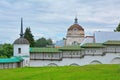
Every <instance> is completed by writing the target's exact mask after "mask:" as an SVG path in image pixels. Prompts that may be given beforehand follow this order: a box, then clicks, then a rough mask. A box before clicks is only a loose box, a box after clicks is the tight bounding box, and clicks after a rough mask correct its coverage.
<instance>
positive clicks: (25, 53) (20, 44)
mask: <svg viewBox="0 0 120 80" xmlns="http://www.w3.org/2000/svg"><path fill="white" fill-rule="evenodd" d="M13 44H14V56H20V57H22V58H23V59H24V61H23V66H29V61H30V54H29V46H30V45H29V41H28V40H27V39H25V38H24V34H23V19H22V18H21V30H20V37H19V38H18V39H16V40H15V41H14V43H13Z"/></svg>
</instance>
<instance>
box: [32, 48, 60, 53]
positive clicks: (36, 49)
mask: <svg viewBox="0 0 120 80" xmlns="http://www.w3.org/2000/svg"><path fill="white" fill-rule="evenodd" d="M30 52H31V53H34V52H35V53H42V52H44V53H58V52H60V51H59V50H58V48H30Z"/></svg>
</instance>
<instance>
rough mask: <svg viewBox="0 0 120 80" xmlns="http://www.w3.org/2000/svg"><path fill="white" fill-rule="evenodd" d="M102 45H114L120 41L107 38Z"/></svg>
mask: <svg viewBox="0 0 120 80" xmlns="http://www.w3.org/2000/svg"><path fill="white" fill-rule="evenodd" d="M103 44H104V45H116V46H119V45H120V41H117V40H108V41H106V42H104V43H103Z"/></svg>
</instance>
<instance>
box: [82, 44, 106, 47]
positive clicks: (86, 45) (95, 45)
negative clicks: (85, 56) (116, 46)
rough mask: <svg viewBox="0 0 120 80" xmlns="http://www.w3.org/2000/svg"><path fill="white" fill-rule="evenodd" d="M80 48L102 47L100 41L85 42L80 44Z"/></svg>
mask: <svg viewBox="0 0 120 80" xmlns="http://www.w3.org/2000/svg"><path fill="white" fill-rule="evenodd" d="M81 47H82V48H104V47H105V46H104V45H103V44H102V43H85V44H83V45H82V46H81Z"/></svg>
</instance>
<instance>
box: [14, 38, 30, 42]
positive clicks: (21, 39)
mask: <svg viewBox="0 0 120 80" xmlns="http://www.w3.org/2000/svg"><path fill="white" fill-rule="evenodd" d="M14 44H29V41H28V40H27V39H25V38H23V37H20V38H18V39H16V40H15V41H14Z"/></svg>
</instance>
